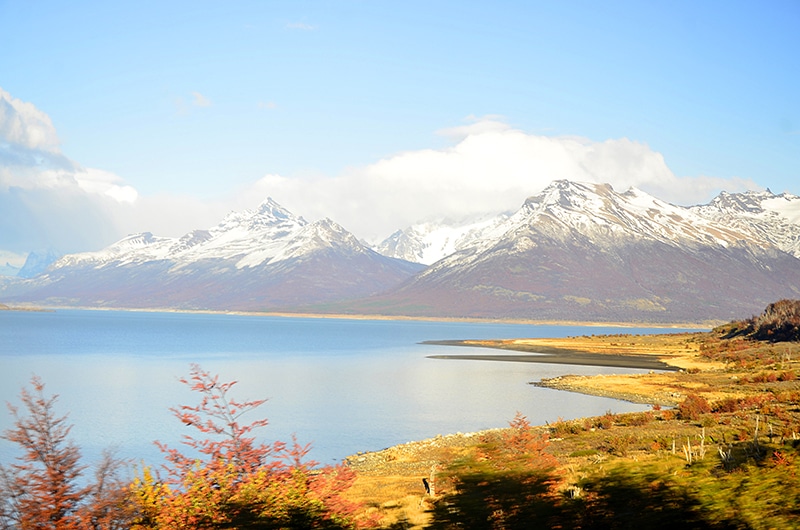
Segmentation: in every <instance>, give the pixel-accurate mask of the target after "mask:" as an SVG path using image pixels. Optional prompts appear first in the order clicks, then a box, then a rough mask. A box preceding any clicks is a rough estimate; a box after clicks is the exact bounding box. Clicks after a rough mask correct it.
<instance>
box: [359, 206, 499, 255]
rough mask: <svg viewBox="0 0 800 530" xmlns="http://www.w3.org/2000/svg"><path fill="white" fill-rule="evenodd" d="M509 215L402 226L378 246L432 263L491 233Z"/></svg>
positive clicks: (389, 252)
mask: <svg viewBox="0 0 800 530" xmlns="http://www.w3.org/2000/svg"><path fill="white" fill-rule="evenodd" d="M507 218H508V214H500V215H498V216H496V217H491V218H489V219H480V220H477V221H476V220H471V221H463V222H455V221H449V220H443V221H427V222H423V223H417V224H415V225H412V226H410V227H408V228H406V229H405V230H398V231H397V232H395V233H394V234H392V235H391V236H389V237H388V238H386V239H385V240H383V241H382V242H381V243H380V244H378V245H377V246H376V247H375V250H376V251H378V252H380V253H381V254H383V255H384V256H390V257H393V258H398V259H402V260H406V261H413V262H416V263H423V264H425V265H430V264H432V263H435V262H437V261H439V260H440V259H442V258H445V257H447V256H449V255H450V254H453V253H454V252H457V251H459V250H461V249H463V248H466V247H469V246H470V245H472V244H473V243H474V242H476V241H479V240H481V239H484V238H486V237H490V234H491V232H492V231H493V230H494V229H495V228H496V227H497V226H498V225H501V224H502V223H503V222H504V221H505V220H506V219H507Z"/></svg>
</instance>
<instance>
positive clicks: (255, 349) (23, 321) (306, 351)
mask: <svg viewBox="0 0 800 530" xmlns="http://www.w3.org/2000/svg"><path fill="white" fill-rule="evenodd" d="M676 331H682V330H676V329H660V328H618V327H583V326H553V325H529V324H505V323H474V322H440V321H436V322H431V321H416V320H361V319H338V318H337V319H334V318H300V317H297V318H295V317H276V316H250V315H228V314H201V313H171V312H135V311H90V310H58V311H55V312H17V311H0V402H11V403H13V404H19V398H18V396H19V392H20V389H21V388H22V387H23V386H26V385H27V384H28V382H29V381H30V378H31V377H32V375H34V374H35V375H38V376H39V377H41V379H42V380H43V381H44V383H45V385H46V387H45V392H46V394H48V395H51V394H58V395H59V399H58V402H57V406H56V411H57V413H59V414H60V415H63V414H66V413H69V423H71V424H73V425H74V427H73V430H72V433H71V434H72V438H73V439H74V440H75V441H76V443H77V444H78V445H79V446H80V447H81V449H82V452H83V454H84V455H85V457H86V458H87V460H88V462H93V461H94V460H95V459H96V458H97V456H98V455H99V454H100V452H101V451H102V449H103V448H105V447H110V446H113V447H116V448H117V450H118V453H119V455H120V456H123V457H126V458H132V459H134V460H135V461H137V462H146V463H149V464H159V463H161V461H162V457H161V453H159V451H158V450H157V449H156V448H155V446H154V444H153V441H154V440H160V441H163V442H167V443H169V444H171V445H173V446H178V445H179V441H180V439H181V436H182V435H183V434H189V430H188V428H187V427H185V426H184V425H183V424H182V423H180V422H179V421H178V420H176V419H175V418H174V417H173V416H172V414H171V413H170V411H169V408H170V407H175V406H177V405H180V404H196V402H197V400H196V399H195V396H194V395H193V393H191V392H189V391H188V390H187V389H186V387H185V386H184V385H182V384H180V383H179V382H178V378H180V377H183V376H186V375H188V373H189V366H190V364H191V363H198V364H200V366H201V367H202V368H203V369H206V370H209V371H211V372H213V373H218V374H220V376H221V380H222V381H230V380H236V381H238V384H237V385H236V386H235V387H234V389H233V390H232V395H233V396H234V397H236V398H239V399H260V398H268V399H269V401H267V403H266V404H264V405H262V406H261V407H260V408H259V409H258V410H257V412H256V413H254V414H253V415H252V417H251V418H250V419H257V418H261V417H267V418H268V419H269V422H270V423H269V425H268V426H267V427H265V428H263V429H260V430H259V431H258V432H257V434H258V436H259V439H262V440H264V441H268V442H272V441H275V440H285V441H288V440H290V439H291V436H292V434H293V433H294V434H296V435H297V438H298V440H299V441H300V442H301V443H309V442H310V443H312V445H313V449H312V451H311V454H310V457H312V458H313V459H315V460H317V461H320V462H322V463H334V462H336V461H339V460H341V459H343V458H344V457H346V456H349V455H351V454H355V453H357V452H359V451H374V450H380V449H383V448H385V447H389V446H391V445H395V444H398V443H404V442H407V441H410V440H420V439H424V438H430V437H433V436H436V435H437V434H447V433H453V432H471V431H477V430H482V429H487V428H494V427H504V426H506V425H507V422H508V421H509V420H511V419H512V418H513V417H514V415H515V413H516V412H517V411H520V412H522V413H523V414H525V415H526V416H527V417H528V419H529V420H530V421H531V423H532V424H535V425H539V424H544V423H545V422H553V421H556V420H558V419H559V418H565V419H569V418H577V417H583V416H595V415H600V414H603V413H605V412H606V411H609V410H610V411H612V412H629V411H641V410H646V409H648V407H647V406H644V405H637V404H633V403H628V402H623V401H617V400H612V399H606V398H598V397H592V396H583V395H580V394H572V393H566V392H560V391H555V390H550V389H546V388H538V387H535V386H532V385H529V384H528V383H529V382H531V381H538V380H540V379H542V378H546V377H554V376H557V375H563V374H566V373H572V374H601V373H606V374H607V373H637V372H641V371H642V370H631V369H621V368H594V367H583V366H563V365H561V366H559V365H550V364H535V363H517V362H493V361H470V360H442V359H429V358H427V356H429V355H437V354H443V353H444V354H447V353H470V351H473V352H478V349H473V348H458V349H457V350H456V349H455V348H454V347H448V346H436V345H425V344H420V343H421V342H422V341H427V340H447V339H489V338H497V339H501V338H519V337H565V336H575V335H591V334H609V333H664V332H676ZM487 351H489V350H486V349H480V351H479V353H482V354H485V353H487ZM3 412H4V413H0V431H5V430H6V429H8V428H9V427H11V425H12V418H11V416H10V414H8V413H5V411H3ZM192 434H194V433H192ZM12 449H13V447H12V446H11V445H10V444H9V443H8V442H6V441H4V440H0V462H3V463H10V461H11V459H12V454H16V453H15V452H13V451H12Z"/></svg>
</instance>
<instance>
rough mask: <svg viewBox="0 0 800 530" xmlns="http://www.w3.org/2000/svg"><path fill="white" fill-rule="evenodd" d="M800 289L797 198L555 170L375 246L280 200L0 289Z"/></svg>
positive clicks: (532, 305) (498, 307) (581, 311)
mask: <svg viewBox="0 0 800 530" xmlns="http://www.w3.org/2000/svg"><path fill="white" fill-rule="evenodd" d="M799 293H800V197H797V196H794V195H790V194H786V193H784V194H780V195H776V194H773V193H771V192H770V191H766V192H746V193H727V192H723V193H721V194H720V195H719V196H717V197H716V198H715V199H714V200H712V201H711V202H709V203H708V204H705V205H698V206H692V207H682V206H676V205H673V204H670V203H667V202H664V201H661V200H659V199H657V198H655V197H652V196H650V195H648V194H646V193H644V192H642V191H640V190H637V189H633V188H632V189H629V190H627V191H625V192H617V191H615V190H614V189H613V188H612V187H611V186H610V185H604V184H587V183H579V182H572V181H566V180H561V181H555V182H553V183H551V184H550V185H549V186H548V187H547V188H545V189H544V190H543V191H542V192H541V193H539V194H538V195H536V196H533V197H530V198H528V199H527V200H526V201H525V202H524V204H523V205H522V207H521V208H520V209H519V210H517V211H516V212H513V213H507V214H502V215H499V216H496V217H492V218H486V219H480V220H472V221H469V222H463V223H455V224H454V223H442V222H440V223H432V222H428V223H421V224H419V225H415V226H412V227H409V228H407V229H405V230H402V231H398V232H396V233H395V234H393V235H392V236H390V237H389V238H388V239H387V240H386V241H383V242H382V243H380V244H379V245H377V246H376V247H375V248H374V249H371V248H368V247H367V246H366V245H365V244H363V243H361V242H359V241H358V240H357V239H356V238H355V236H353V235H352V234H350V233H349V232H347V231H346V230H345V229H344V228H342V227H341V226H339V225H337V224H336V223H335V222H333V221H331V220H329V219H324V220H321V221H317V222H315V223H308V222H306V221H305V220H303V219H302V218H300V217H295V216H294V215H292V214H291V213H290V212H288V211H286V210H285V209H283V208H282V207H280V206H279V205H278V204H277V203H275V202H274V201H273V200H271V199H267V200H266V201H265V202H264V203H262V204H261V206H259V208H257V209H256V210H252V211H251V210H247V211H244V212H238V213H236V212H235V213H231V214H229V215H228V216H227V217H226V218H225V219H223V221H222V222H221V223H220V224H219V225H217V226H215V227H213V228H211V229H208V230H195V231H193V232H190V233H189V234H186V235H185V236H183V237H181V238H164V237H157V236H153V235H152V234H149V233H144V234H137V235H133V236H130V237H128V238H125V239H123V240H121V241H119V242H117V243H115V244H114V245H112V246H110V247H108V248H106V249H103V250H101V251H98V252H90V253H83V254H73V255H68V256H64V257H63V258H61V259H59V260H57V261H55V262H54V263H53V264H51V265H50V266H49V267H48V268H47V270H46V271H45V272H44V273H43V274H40V275H38V276H35V277H33V278H31V279H28V280H17V281H13V282H6V284H5V285H4V287H2V290H0V299H2V300H3V301H8V302H12V303H37V304H41V305H73V306H106V307H153V308H179V309H224V310H265V311H270V310H271V311H314V312H337V313H363V314H385V315H406V316H419V317H476V318H509V319H532V320H570V321H601V322H602V321H631V322H663V323H666V322H706V321H711V320H730V319H731V318H741V317H742V316H743V315H750V314H755V313H756V312H758V311H760V309H761V308H763V307H764V306H765V305H767V304H768V303H770V302H772V301H774V300H777V299H780V298H793V297H797V296H798V294H799Z"/></svg>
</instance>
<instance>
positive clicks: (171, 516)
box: [132, 365, 356, 529]
mask: <svg viewBox="0 0 800 530" xmlns="http://www.w3.org/2000/svg"><path fill="white" fill-rule="evenodd" d="M181 382H182V383H184V384H185V385H187V386H189V388H190V389H191V390H192V391H194V392H197V393H198V394H199V396H200V402H199V403H198V404H197V405H183V406H180V407H177V408H173V409H171V410H172V412H173V413H174V415H175V417H176V418H177V419H178V420H179V421H181V422H182V423H183V424H184V425H186V426H187V427H188V428H191V429H193V431H194V433H195V436H193V435H186V436H184V438H183V441H182V443H183V445H184V446H185V449H184V450H180V449H178V448H174V447H169V446H167V445H166V444H163V443H158V442H157V444H158V446H159V448H160V449H161V450H162V451H163V452H164V453H165V457H166V461H167V463H166V464H165V465H164V466H163V469H162V471H163V472H164V474H165V476H163V477H162V476H161V474H162V473H160V472H158V471H156V472H154V471H153V470H152V469H150V468H145V469H144V470H143V471H142V473H141V476H139V477H138V478H137V479H136V480H135V482H134V484H133V486H132V489H133V492H134V496H135V498H136V499H137V503H138V511H139V514H140V515H139V518H138V520H137V521H136V525H135V528H139V529H146V528H147V529H166V528H185V529H190V528H326V529H327V528H331V529H333V528H353V527H354V526H356V523H355V521H354V518H353V513H354V509H355V506H354V505H352V504H351V503H348V502H347V501H345V500H344V499H343V498H342V496H341V494H342V493H343V492H344V491H345V490H346V489H347V488H349V486H350V485H351V484H352V481H353V480H354V475H353V472H352V471H351V470H349V469H347V468H345V467H343V466H325V467H322V468H318V467H316V466H317V464H316V463H315V462H313V461H306V460H305V458H306V456H307V454H308V451H309V446H303V445H300V444H298V443H297V442H296V441H293V443H292V444H285V443H282V442H276V443H273V444H265V443H258V442H256V439H255V436H254V434H253V431H254V430H255V429H258V428H259V427H264V426H266V425H267V420H266V419H258V420H254V421H251V422H249V423H244V422H243V416H244V415H246V414H247V413H249V412H252V411H253V410H255V409H256V408H258V407H259V406H261V405H262V404H263V403H264V402H265V400H254V401H239V400H237V399H234V398H233V397H232V396H231V395H230V391H231V389H232V388H233V387H234V385H235V384H236V382H235V381H233V382H221V381H220V380H219V376H216V375H212V374H210V373H209V372H207V371H204V370H202V369H201V368H200V367H199V366H197V365H192V367H191V372H190V376H189V377H188V378H184V379H181Z"/></svg>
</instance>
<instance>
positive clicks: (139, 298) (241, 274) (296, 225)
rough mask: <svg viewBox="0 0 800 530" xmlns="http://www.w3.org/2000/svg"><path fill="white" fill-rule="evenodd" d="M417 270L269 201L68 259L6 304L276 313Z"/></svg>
mask: <svg viewBox="0 0 800 530" xmlns="http://www.w3.org/2000/svg"><path fill="white" fill-rule="evenodd" d="M421 268H422V266H420V265H418V264H412V263H408V262H405V261H401V260H397V259H393V258H388V257H385V256H382V255H380V254H378V253H376V252H375V251H373V250H371V249H369V248H367V247H365V246H363V245H362V244H361V243H359V242H358V240H356V238H355V237H354V236H353V235H352V234H350V233H349V232H347V231H346V230H345V229H344V228H342V227H341V226H339V225H337V224H336V223H334V222H333V221H331V220H329V219H323V220H321V221H317V222H314V223H308V222H306V221H305V220H304V219H303V218H302V217H296V216H294V215H292V214H291V213H290V212H288V211H287V210H285V209H284V208H282V207H281V206H280V205H278V204H277V203H276V202H274V201H273V200H271V199H268V200H266V201H265V202H264V203H262V204H261V205H260V206H259V207H258V208H257V209H256V210H245V211H243V212H233V213H231V214H229V215H228V216H226V217H225V218H224V219H223V220H222V222H221V223H219V224H218V225H217V226H214V227H212V228H210V229H208V230H194V231H192V232H190V233H188V234H186V235H184V236H183V237H180V238H171V237H158V236H154V235H153V234H151V233H141V234H135V235H131V236H128V237H126V238H124V239H122V240H120V241H118V242H116V243H114V244H113V245H111V246H109V247H107V248H105V249H103V250H100V251H97V252H87V253H81V254H71V255H67V256H64V257H62V258H61V259H59V260H57V261H56V262H55V263H53V264H52V265H51V266H50V267H49V268H48V269H47V271H46V272H45V273H44V274H42V275H39V276H37V277H36V278H34V279H32V280H30V281H28V282H26V283H21V284H17V285H14V286H12V287H8V288H7V294H6V296H4V298H6V299H9V300H20V301H34V302H39V303H48V304H58V305H66V304H69V305H92V306H94V305H99V306H115V307H177V308H197V309H242V310H245V309H249V310H253V309H275V308H283V307H287V306H299V305H305V304H311V303H322V302H326V301H330V300H341V299H348V298H354V297H362V296H367V295H370V294H374V293H378V292H381V291H384V290H387V289H389V288H391V287H394V286H396V285H397V284H399V283H400V282H402V281H404V280H406V279H407V278H409V277H410V276H411V275H413V274H414V273H415V272H417V271H419V270H420V269H421Z"/></svg>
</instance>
